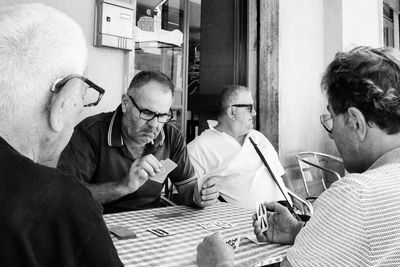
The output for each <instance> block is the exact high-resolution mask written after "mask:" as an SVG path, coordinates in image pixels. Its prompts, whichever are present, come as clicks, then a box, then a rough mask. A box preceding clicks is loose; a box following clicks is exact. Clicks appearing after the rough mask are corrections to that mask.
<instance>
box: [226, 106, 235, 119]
mask: <svg viewBox="0 0 400 267" xmlns="http://www.w3.org/2000/svg"><path fill="white" fill-rule="evenodd" d="M226 115H227V116H228V118H229V119H231V120H235V114H234V112H233V108H232V107H228V108H227V109H226Z"/></svg>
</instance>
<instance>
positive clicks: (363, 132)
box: [347, 107, 368, 142]
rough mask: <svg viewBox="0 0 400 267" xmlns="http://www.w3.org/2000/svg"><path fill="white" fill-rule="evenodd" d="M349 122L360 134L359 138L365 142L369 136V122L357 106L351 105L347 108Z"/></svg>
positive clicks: (358, 134)
mask: <svg viewBox="0 0 400 267" xmlns="http://www.w3.org/2000/svg"><path fill="white" fill-rule="evenodd" d="M347 114H348V122H347V124H348V125H349V126H350V128H351V129H352V130H354V131H355V132H356V134H357V136H358V139H359V140H360V141H361V142H363V141H364V140H365V138H366V136H367V128H368V124H367V121H366V120H365V117H364V114H363V113H362V112H361V111H360V110H359V109H358V108H355V107H350V108H348V109H347Z"/></svg>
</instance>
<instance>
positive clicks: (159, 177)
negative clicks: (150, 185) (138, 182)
mask: <svg viewBox="0 0 400 267" xmlns="http://www.w3.org/2000/svg"><path fill="white" fill-rule="evenodd" d="M160 162H161V164H162V165H163V168H162V169H161V171H160V172H158V173H156V175H154V176H153V177H150V180H152V181H155V182H157V183H160V184H162V183H163V182H164V180H165V178H167V175H168V173H170V172H171V171H172V170H173V169H175V168H176V166H178V165H176V163H175V162H173V161H172V160H170V159H166V160H161V161H160Z"/></svg>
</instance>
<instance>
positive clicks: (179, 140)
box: [168, 126, 195, 185]
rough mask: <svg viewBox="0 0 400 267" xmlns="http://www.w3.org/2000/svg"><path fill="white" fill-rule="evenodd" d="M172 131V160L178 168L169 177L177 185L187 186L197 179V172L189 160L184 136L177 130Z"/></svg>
mask: <svg viewBox="0 0 400 267" xmlns="http://www.w3.org/2000/svg"><path fill="white" fill-rule="evenodd" d="M171 127H173V126H171ZM171 130H172V131H171V152H170V155H171V160H172V161H174V162H175V163H176V164H177V165H178V166H177V167H176V168H175V169H174V170H173V171H172V172H171V173H170V174H169V175H168V177H169V178H170V179H171V181H172V182H173V183H174V184H176V185H181V184H186V183H188V182H190V181H191V180H193V179H194V178H195V171H194V169H193V166H192V163H191V161H190V159H189V155H188V152H187V148H186V144H185V142H184V140H183V137H182V134H181V133H180V132H179V131H178V130H177V129H176V128H172V129H171Z"/></svg>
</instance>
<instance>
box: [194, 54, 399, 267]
mask: <svg viewBox="0 0 400 267" xmlns="http://www.w3.org/2000/svg"><path fill="white" fill-rule="evenodd" d="M399 77H400V53H399V51H398V50H395V49H394V48H390V47H385V48H377V49H373V48H369V47H357V48H354V49H353V50H351V51H349V52H346V53H338V54H337V55H336V57H335V59H334V60H333V61H332V62H331V63H330V65H329V66H328V68H327V71H326V72H325V75H324V78H323V80H322V88H323V89H324V91H325V92H326V93H327V96H328V111H329V115H323V116H321V122H322V124H323V126H324V127H325V129H326V130H327V131H328V133H329V136H330V137H331V138H332V139H333V140H334V141H335V144H336V146H337V148H338V151H339V153H340V154H341V156H342V157H343V161H344V164H345V167H346V170H347V171H348V172H349V173H350V174H348V175H346V176H345V177H343V178H342V179H340V180H339V181H337V182H335V183H334V184H332V185H331V187H330V188H329V189H328V190H326V191H324V192H323V193H322V194H321V195H320V196H319V198H318V199H317V200H316V202H315V209H314V214H313V216H312V217H311V219H310V220H309V221H308V222H307V224H306V225H305V224H304V223H303V222H299V221H297V220H295V219H294V217H293V216H291V215H290V214H289V213H288V211H287V209H285V208H284V207H282V206H281V205H279V204H277V203H267V204H266V206H267V208H268V209H269V210H273V212H268V222H269V228H268V230H267V231H266V232H264V233H262V232H261V230H260V225H259V223H258V222H257V220H256V218H255V216H253V219H254V223H253V225H254V232H255V234H256V236H257V239H258V240H260V241H268V242H275V243H281V244H293V243H294V245H293V247H292V248H291V249H289V250H288V252H287V258H286V260H285V261H284V262H283V263H282V264H281V266H400V224H399V219H400V209H399V207H400V79H399ZM206 246H207V247H206ZM215 246H218V247H220V248H225V244H224V243H223V242H221V241H220V240H219V239H218V236H217V235H215V236H211V237H209V238H207V239H206V240H205V241H204V244H203V245H202V246H199V253H200V255H199V256H200V258H207V259H208V261H209V262H213V261H214V262H216V263H223V262H226V261H227V260H228V264H226V265H224V266H230V265H229V264H230V263H232V258H233V257H232V251H229V250H224V251H223V252H222V253H219V254H217V253H215V252H211V248H214V251H217V250H215ZM209 248H210V249H209ZM198 258H199V257H198ZM199 265H200V266H216V265H217V264H215V265H210V264H207V262H206V260H204V264H203V263H202V262H201V263H200V264H199ZM218 266H222V264H219V265H218Z"/></svg>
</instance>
